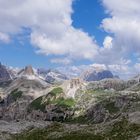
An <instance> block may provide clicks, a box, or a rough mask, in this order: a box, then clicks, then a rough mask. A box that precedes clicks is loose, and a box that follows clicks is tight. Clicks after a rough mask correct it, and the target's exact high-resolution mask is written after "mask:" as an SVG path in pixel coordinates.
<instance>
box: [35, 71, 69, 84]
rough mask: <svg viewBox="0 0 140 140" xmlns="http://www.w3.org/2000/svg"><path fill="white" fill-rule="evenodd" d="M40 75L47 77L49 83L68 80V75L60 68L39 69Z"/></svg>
mask: <svg viewBox="0 0 140 140" xmlns="http://www.w3.org/2000/svg"><path fill="white" fill-rule="evenodd" d="M37 73H38V75H39V76H41V77H42V78H44V79H45V81H46V82H48V83H58V82H63V81H65V80H68V77H67V76H66V75H65V74H62V73H61V72H59V71H58V70H53V69H48V70H45V69H38V72H37Z"/></svg>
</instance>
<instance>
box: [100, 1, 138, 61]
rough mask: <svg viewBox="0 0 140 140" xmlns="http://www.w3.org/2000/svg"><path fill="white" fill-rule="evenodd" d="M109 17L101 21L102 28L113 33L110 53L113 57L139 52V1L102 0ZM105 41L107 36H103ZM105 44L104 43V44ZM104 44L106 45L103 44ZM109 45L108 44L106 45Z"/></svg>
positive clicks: (126, 56)
mask: <svg viewBox="0 0 140 140" xmlns="http://www.w3.org/2000/svg"><path fill="white" fill-rule="evenodd" d="M102 2H103V5H104V6H105V8H106V12H107V13H108V14H110V17H109V18H105V19H103V21H102V25H101V26H102V28H103V29H104V30H105V31H106V32H107V33H111V34H113V41H112V43H111V44H110V46H111V47H112V49H111V50H110V55H109V56H112V55H114V56H115V55H116V56H117V57H118V58H117V57H116V56H115V59H117V60H120V58H124V59H129V57H130V55H131V56H132V55H133V54H135V53H136V52H137V53H140V46H139V44H140V28H139V23H140V1H139V0H124V1H123V2H122V0H117V1H115V0H102ZM104 42H105V43H106V42H107V38H105V41H104ZM104 45H105V44H104ZM105 46H106V45H105ZM108 47H109V46H108Z"/></svg>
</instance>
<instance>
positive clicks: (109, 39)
mask: <svg viewBox="0 0 140 140" xmlns="http://www.w3.org/2000/svg"><path fill="white" fill-rule="evenodd" d="M112 40H113V38H112V37H110V36H106V37H105V39H104V42H103V46H104V48H105V49H111V48H112Z"/></svg>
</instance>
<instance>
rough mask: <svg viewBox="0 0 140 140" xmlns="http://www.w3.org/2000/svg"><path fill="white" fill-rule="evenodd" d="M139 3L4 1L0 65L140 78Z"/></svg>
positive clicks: (0, 5)
mask: <svg viewBox="0 0 140 140" xmlns="http://www.w3.org/2000/svg"><path fill="white" fill-rule="evenodd" d="M139 23H140V1H139V0H133V1H132V0H125V2H122V0H117V1H115V0H36V3H35V2H34V0H24V1H19V0H11V1H10V2H9V0H4V1H3V0H0V25H1V26H0V61H1V62H2V63H3V64H5V65H8V66H13V67H24V66H25V65H29V64H31V65H33V66H34V67H36V68H37V67H44V68H55V67H60V66H62V67H64V66H66V65H67V66H71V65H75V66H81V65H86V66H89V65H90V66H91V65H92V66H93V67H101V68H102V67H103V68H106V69H110V70H111V71H113V72H114V73H116V74H118V75H125V77H130V76H133V75H135V74H137V73H140V45H139V44H140V28H139Z"/></svg>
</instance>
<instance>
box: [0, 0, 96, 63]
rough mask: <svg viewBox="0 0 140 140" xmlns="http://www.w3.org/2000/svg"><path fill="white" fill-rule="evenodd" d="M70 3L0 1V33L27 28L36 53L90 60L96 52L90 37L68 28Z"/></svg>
mask: <svg viewBox="0 0 140 140" xmlns="http://www.w3.org/2000/svg"><path fill="white" fill-rule="evenodd" d="M72 2H73V0H36V1H34V0H24V1H19V0H11V1H10V2H9V0H4V1H3V0H0V24H1V25H3V26H0V32H3V33H5V34H17V33H19V32H22V30H23V28H29V29H30V30H31V36H30V37H31V43H32V44H33V45H34V46H35V47H36V49H37V53H41V54H45V55H56V56H63V55H67V57H68V58H69V59H71V60H69V61H72V60H74V59H88V60H92V59H93V58H94V57H95V55H96V54H97V52H98V46H97V44H96V41H95V40H94V38H92V37H90V36H89V35H88V34H87V33H85V32H84V31H82V30H81V29H75V28H74V27H73V26H72V18H71V15H72V13H73V9H72ZM56 56H55V57H56ZM58 59H59V58H57V60H58ZM53 61H54V60H53ZM59 62H60V60H59ZM63 62H64V61H63Z"/></svg>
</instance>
